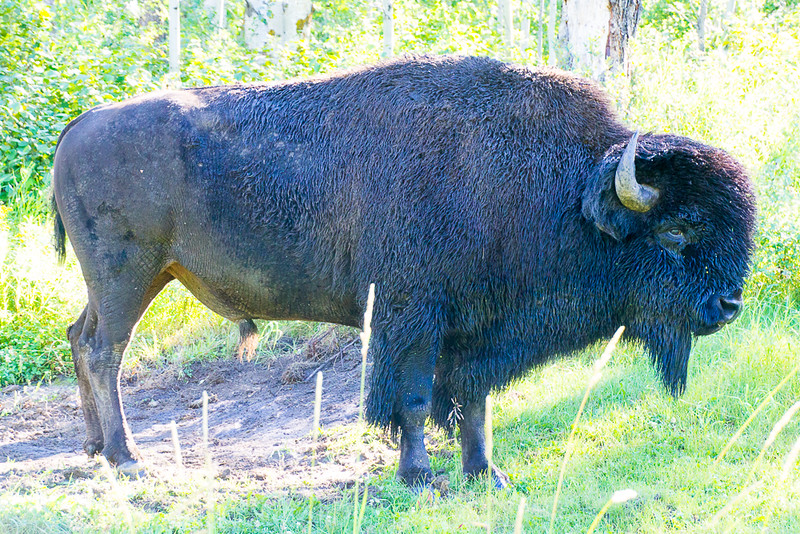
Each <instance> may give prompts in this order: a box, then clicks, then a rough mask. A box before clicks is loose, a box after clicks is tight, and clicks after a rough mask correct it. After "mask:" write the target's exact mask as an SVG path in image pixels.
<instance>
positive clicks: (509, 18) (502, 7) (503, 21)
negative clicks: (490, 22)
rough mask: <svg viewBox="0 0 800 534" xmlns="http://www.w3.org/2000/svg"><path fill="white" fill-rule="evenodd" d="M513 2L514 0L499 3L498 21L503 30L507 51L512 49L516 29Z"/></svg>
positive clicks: (502, 0)
mask: <svg viewBox="0 0 800 534" xmlns="http://www.w3.org/2000/svg"><path fill="white" fill-rule="evenodd" d="M511 2H512V0H498V2H497V20H498V21H499V22H500V27H501V28H502V29H503V42H504V43H505V44H506V48H507V49H511V46H512V42H511V40H512V36H511V34H512V30H513V28H514V9H513V7H512V5H511Z"/></svg>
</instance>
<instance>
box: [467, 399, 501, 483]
mask: <svg viewBox="0 0 800 534" xmlns="http://www.w3.org/2000/svg"><path fill="white" fill-rule="evenodd" d="M461 415H462V419H461V420H460V421H459V423H458V428H459V430H460V433H461V465H462V467H463V469H464V474H465V475H467V476H470V477H478V476H481V475H483V474H485V473H486V472H487V471H488V470H489V460H488V458H487V457H486V432H485V427H484V425H485V424H486V404H485V401H484V400H480V401H475V402H468V403H466V404H465V405H464V406H463V407H462V408H461ZM491 467H492V479H493V480H494V485H495V487H497V488H505V487H506V486H508V485H509V483H510V481H509V479H508V476H507V475H506V474H505V473H503V472H502V471H500V469H498V468H497V466H495V465H494V464H492V466H491Z"/></svg>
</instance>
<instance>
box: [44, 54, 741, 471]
mask: <svg viewBox="0 0 800 534" xmlns="http://www.w3.org/2000/svg"><path fill="white" fill-rule="evenodd" d="M53 190H54V201H55V206H56V220H55V225H56V240H57V242H56V245H57V248H58V250H59V253H60V254H61V255H62V257H63V254H64V243H65V232H66V236H68V237H69V240H70V242H71V244H72V247H73V249H74V250H75V254H76V256H77V258H78V260H79V262H80V265H81V268H82V271H83V276H84V278H85V280H86V286H87V289H88V304H87V306H86V309H85V310H84V311H83V313H82V314H81V316H80V317H79V318H78V320H77V321H76V322H75V324H73V325H72V326H71V327H70V329H69V333H68V336H69V340H70V342H71V346H72V354H73V358H74V362H75V371H76V373H77V376H78V383H79V387H80V393H81V399H82V401H83V412H84V416H85V419H86V428H87V433H88V436H87V439H86V442H85V444H84V448H85V450H86V452H87V453H89V454H90V455H92V454H96V453H100V452H102V454H103V455H105V457H106V458H107V459H108V460H109V461H110V462H111V463H112V464H115V465H117V466H118V467H119V468H120V469H121V470H123V471H138V470H139V469H140V468H141V457H140V455H139V453H138V452H137V450H136V446H135V444H134V442H133V440H132V438H131V433H130V430H129V429H128V426H127V424H126V421H125V417H124V415H123V409H122V402H121V397H120V391H119V370H120V362H121V360H122V356H123V352H124V351H125V348H126V347H127V345H128V342H129V341H130V339H131V336H132V335H133V332H134V329H135V327H136V323H137V322H138V321H139V319H140V318H141V316H142V314H143V313H144V311H145V310H146V309H147V306H148V304H149V303H150V301H151V300H152V299H153V298H154V297H155V296H156V294H158V292H159V291H161V289H162V288H163V287H164V286H165V285H166V284H167V283H168V282H169V281H171V280H173V279H176V278H177V279H178V280H179V281H180V282H181V283H183V284H184V285H185V286H186V287H187V288H189V290H190V291H191V292H192V293H193V294H194V295H195V296H196V297H197V298H198V299H199V300H200V301H202V302H203V303H204V304H205V305H206V306H208V307H209V308H211V309H212V310H214V311H215V312H217V313H219V314H220V315H222V316H224V317H226V318H228V319H230V320H232V321H240V322H242V324H243V326H244V327H246V328H244V329H243V331H245V330H246V331H248V332H249V331H252V319H254V318H261V319H300V320H308V321H328V322H333V323H340V324H344V325H352V326H356V327H357V326H359V325H360V323H361V317H362V314H363V311H364V308H365V301H366V295H367V288H368V286H369V284H370V282H375V283H376V285H377V297H376V301H375V311H374V317H375V319H374V321H373V327H372V328H373V335H372V341H371V351H372V357H373V361H374V366H373V371H372V376H371V387H370V392H369V398H368V400H367V417H368V419H369V420H370V421H371V422H372V423H373V424H376V425H379V426H382V427H386V428H391V429H392V430H393V431H395V432H398V431H399V433H400V463H399V468H398V476H399V477H400V478H402V479H403V480H404V481H406V482H407V483H410V484H414V483H426V482H428V481H429V480H430V479H431V469H430V464H429V461H428V455H427V452H426V450H425V444H424V424H425V422H426V420H427V419H428V417H432V419H433V421H434V422H435V423H437V424H439V425H443V426H448V425H452V424H456V423H455V422H454V421H456V420H457V424H458V426H459V427H460V436H461V448H462V462H463V468H464V471H465V473H467V474H469V475H475V474H478V473H481V472H486V471H487V470H488V469H489V467H490V466H489V465H488V462H487V458H486V454H485V449H484V435H483V418H484V398H485V396H486V395H487V394H488V393H489V392H491V391H492V390H496V389H500V388H502V387H504V386H506V385H507V384H508V383H509V382H510V381H512V380H514V379H516V378H519V377H521V376H522V375H524V374H525V373H526V372H527V371H529V370H530V369H531V368H533V367H535V366H537V365H540V364H542V363H543V362H546V361H548V360H549V359H551V358H553V357H555V356H557V355H559V354H562V355H563V354H569V353H572V352H575V351H578V350H581V349H582V348H584V347H586V346H587V345H589V344H591V343H593V342H595V341H597V340H599V339H601V338H604V337H607V336H610V335H611V333H613V332H614V330H615V329H616V328H617V327H618V326H619V325H626V326H627V330H626V336H627V337H628V338H629V339H631V340H633V341H635V342H639V343H641V344H642V345H643V346H644V348H645V349H646V350H647V352H648V353H649V354H650V355H651V357H652V359H653V363H654V365H655V367H656V369H657V371H658V372H659V374H660V376H661V379H662V380H663V382H664V384H665V385H666V387H667V389H668V390H669V391H670V392H671V393H672V394H675V395H677V394H680V393H681V392H682V391H683V389H684V387H685V384H686V370H687V362H688V358H689V353H690V349H691V345H692V336H693V335H703V334H709V333H712V332H714V331H716V330H718V329H719V328H721V327H722V326H723V325H725V324H726V323H728V322H730V321H732V320H733V319H734V318H735V317H736V315H737V314H738V313H739V310H740V307H741V303H742V300H741V299H742V286H743V283H744V279H745V277H746V275H747V273H748V263H749V258H750V256H751V253H752V249H753V230H754V220H755V199H754V196H753V192H752V187H751V185H750V182H749V180H748V178H747V175H746V173H745V172H744V170H743V169H742V167H741V166H740V165H739V164H738V163H737V162H736V161H735V160H734V159H733V158H731V157H730V156H728V155H727V154H726V153H724V152H723V151H721V150H718V149H715V148H712V147H709V146H706V145H704V144H701V143H698V142H695V141H692V140H690V139H687V138H685V137H680V136H675V135H654V134H643V135H642V136H639V135H638V134H636V133H634V132H633V131H631V130H629V129H628V128H626V127H625V126H623V125H622V124H621V122H620V121H619V120H618V119H617V118H616V116H615V114H614V112H613V111H612V109H611V105H610V104H609V100H608V98H607V96H606V95H605V94H604V93H603V92H602V91H601V90H600V89H599V88H598V87H597V86H596V85H594V84H593V83H591V82H589V81H586V80H583V79H580V78H576V77H573V76H570V75H568V74H566V73H563V72H557V71H551V70H528V69H525V68H521V67H517V66H512V65H507V64H504V63H501V62H498V61H494V60H490V59H482V58H469V57H416V58H405V59H401V60H398V61H393V62H388V63H384V64H380V65H378V66H373V67H367V68H363V69H360V70H355V71H351V72H346V73H342V74H338V75H334V76H330V77H324V78H317V79H310V80H303V81H297V82H289V83H275V84H255V85H240V86H230V87H207V88H196V89H187V90H182V91H167V92H160V93H154V94H148V95H144V96H141V97H137V98H133V99H130V100H126V101H124V102H121V103H117V104H109V105H103V106H100V107H97V108H95V109H93V110H91V111H88V112H86V113H84V114H83V115H81V116H80V117H78V118H77V119H75V120H74V121H72V122H71V123H70V124H69V125H68V126H67V127H66V129H65V130H64V132H62V134H61V137H60V140H59V144H58V147H57V150H56V155H55V163H54V176H53ZM456 406H458V410H457V411H458V412H459V415H460V418H454V417H452V416H451V415H452V413H453V412H454V409H455V407H456ZM492 470H493V471H492V472H493V474H494V476H495V481H496V483H497V484H498V485H503V484H505V483H506V482H507V480H508V479H507V477H506V476H505V475H504V474H503V473H502V472H501V471H499V470H498V469H496V468H495V467H494V466H492Z"/></svg>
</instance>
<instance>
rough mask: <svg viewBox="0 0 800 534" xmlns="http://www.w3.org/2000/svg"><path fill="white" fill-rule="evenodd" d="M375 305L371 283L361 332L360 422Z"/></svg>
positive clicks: (373, 285) (359, 420) (359, 419)
mask: <svg viewBox="0 0 800 534" xmlns="http://www.w3.org/2000/svg"><path fill="white" fill-rule="evenodd" d="M374 305H375V284H370V285H369V294H368V295H367V309H366V311H365V312H364V330H363V331H362V332H361V334H360V337H361V390H360V394H359V400H358V422H359V424H360V423H361V421H363V419H364V386H365V384H366V379H367V378H366V377H367V352H368V351H369V338H370V336H371V335H372V308H373V306H374Z"/></svg>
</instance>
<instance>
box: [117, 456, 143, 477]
mask: <svg viewBox="0 0 800 534" xmlns="http://www.w3.org/2000/svg"><path fill="white" fill-rule="evenodd" d="M117 472H118V473H119V474H121V475H125V476H127V477H130V478H144V477H146V476H147V470H146V469H145V465H144V462H141V461H136V460H130V461H128V462H125V463H123V464H121V465H118V466H117Z"/></svg>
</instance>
